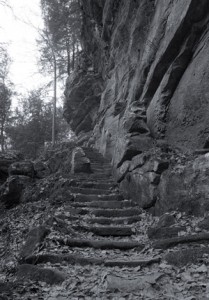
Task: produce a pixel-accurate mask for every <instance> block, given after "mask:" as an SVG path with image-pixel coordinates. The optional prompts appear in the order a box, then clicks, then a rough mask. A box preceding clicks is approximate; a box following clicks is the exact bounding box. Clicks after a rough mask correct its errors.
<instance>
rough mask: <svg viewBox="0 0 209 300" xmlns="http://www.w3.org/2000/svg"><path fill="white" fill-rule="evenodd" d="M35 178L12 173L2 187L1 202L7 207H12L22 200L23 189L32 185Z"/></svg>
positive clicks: (0, 190) (0, 191)
mask: <svg viewBox="0 0 209 300" xmlns="http://www.w3.org/2000/svg"><path fill="white" fill-rule="evenodd" d="M32 182H33V180H32V179H31V178H30V177H28V176H24V175H12V176H10V177H8V179H7V181H6V182H5V183H4V184H3V185H2V186H1V187H0V203H1V204H2V205H4V206H5V208H11V207H13V206H15V205H17V204H19V203H20V202H21V196H22V192H23V190H24V189H25V188H26V187H27V186H28V185H30V184H31V183H32Z"/></svg>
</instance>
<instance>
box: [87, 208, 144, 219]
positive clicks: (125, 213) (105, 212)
mask: <svg viewBox="0 0 209 300" xmlns="http://www.w3.org/2000/svg"><path fill="white" fill-rule="evenodd" d="M137 212H138V213H139V214H140V213H141V211H140V210H139V209H136V208H126V209H92V210H91V213H92V214H93V215H95V216H96V217H108V218H112V217H130V216H135V215H136V214H137Z"/></svg>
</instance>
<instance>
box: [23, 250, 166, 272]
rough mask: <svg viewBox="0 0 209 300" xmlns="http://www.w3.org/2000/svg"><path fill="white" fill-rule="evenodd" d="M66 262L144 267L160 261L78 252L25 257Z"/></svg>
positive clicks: (38, 261)
mask: <svg viewBox="0 0 209 300" xmlns="http://www.w3.org/2000/svg"><path fill="white" fill-rule="evenodd" d="M63 261H64V262H66V263H68V264H71V265H75V264H79V265H81V266H85V265H104V266H105V267H121V268H122V267H130V268H135V267H138V266H140V267H146V266H149V265H151V264H154V263H160V258H159V257H157V258H153V257H150V258H146V259H143V258H142V259H138V260H136V258H135V257H133V258H132V257H130V258H129V260H126V259H124V258H121V259H120V258H119V259H103V258H93V257H84V256H81V255H80V254H52V253H45V254H37V255H31V256H28V257H27V258H26V259H25V261H24V262H25V263H28V264H43V263H52V264H57V263H61V262H63Z"/></svg>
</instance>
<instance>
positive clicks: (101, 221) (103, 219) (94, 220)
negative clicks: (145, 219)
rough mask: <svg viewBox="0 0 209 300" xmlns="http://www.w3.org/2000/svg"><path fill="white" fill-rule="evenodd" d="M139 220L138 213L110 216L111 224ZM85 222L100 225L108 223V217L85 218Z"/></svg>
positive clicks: (130, 222)
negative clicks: (125, 215) (126, 215)
mask: <svg viewBox="0 0 209 300" xmlns="http://www.w3.org/2000/svg"><path fill="white" fill-rule="evenodd" d="M140 220H141V217H140V216H139V215H135V216H131V217H119V218H117V217H114V218H111V223H112V224H132V223H136V222H139V221H140ZM86 221H87V222H89V223H91V224H95V223H96V224H101V225H108V224H110V218H106V217H97V218H89V219H86Z"/></svg>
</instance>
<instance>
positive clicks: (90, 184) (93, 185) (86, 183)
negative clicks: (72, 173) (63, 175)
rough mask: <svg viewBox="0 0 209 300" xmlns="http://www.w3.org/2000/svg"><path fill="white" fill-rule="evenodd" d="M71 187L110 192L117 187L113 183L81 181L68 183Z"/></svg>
mask: <svg viewBox="0 0 209 300" xmlns="http://www.w3.org/2000/svg"><path fill="white" fill-rule="evenodd" d="M70 185H71V186H72V187H80V188H92V189H105V190H111V189H115V188H116V187H117V184H116V183H115V182H113V181H111V182H108V181H103V182H102V181H99V182H98V181H95V180H94V181H90V180H89V181H82V180H78V179H76V180H74V181H72V182H71V183H70Z"/></svg>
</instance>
